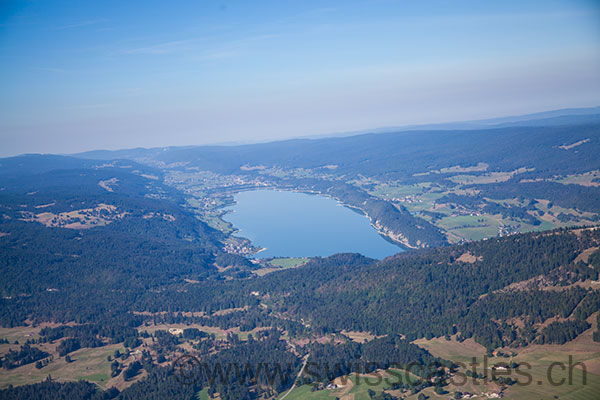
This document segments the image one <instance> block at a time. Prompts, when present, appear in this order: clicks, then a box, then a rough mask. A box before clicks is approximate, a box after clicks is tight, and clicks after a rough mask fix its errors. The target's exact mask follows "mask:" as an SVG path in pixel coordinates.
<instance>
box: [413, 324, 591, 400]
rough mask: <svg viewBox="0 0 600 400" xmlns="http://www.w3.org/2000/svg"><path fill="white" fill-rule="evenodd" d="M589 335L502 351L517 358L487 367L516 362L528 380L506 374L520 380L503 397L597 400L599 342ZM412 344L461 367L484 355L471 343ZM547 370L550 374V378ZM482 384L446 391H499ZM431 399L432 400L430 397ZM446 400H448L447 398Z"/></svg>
mask: <svg viewBox="0 0 600 400" xmlns="http://www.w3.org/2000/svg"><path fill="white" fill-rule="evenodd" d="M591 332H592V330H591V329H590V330H588V331H587V332H584V333H583V334H582V335H580V336H579V337H578V338H577V339H575V340H573V341H571V342H569V343H567V344H564V345H543V346H542V345H531V346H528V347H526V348H520V349H505V351H504V352H506V353H510V352H513V351H514V352H516V353H517V355H516V356H515V357H513V358H509V359H507V358H498V357H491V358H489V359H488V365H489V366H490V367H491V366H492V365H494V364H496V363H507V362H510V361H515V362H516V363H519V364H520V365H521V367H520V369H519V370H520V371H521V372H524V373H528V374H529V375H530V377H531V379H529V378H527V377H525V376H523V375H519V374H518V373H516V372H515V371H512V372H510V371H507V372H509V373H510V376H512V377H513V378H514V379H517V380H518V381H519V384H515V385H512V386H509V387H508V388H506V390H505V391H504V395H505V398H508V399H523V400H534V399H535V400H538V399H554V398H559V399H575V400H580V399H581V400H584V399H597V398H598V393H600V361H599V360H600V343H597V342H593V341H592V338H591V335H592V333H591ZM414 343H415V344H417V345H419V346H421V347H424V348H426V349H427V350H429V351H430V352H431V353H432V354H434V355H436V356H438V357H443V358H446V359H449V360H453V361H455V362H460V363H464V364H467V363H470V362H471V358H472V357H477V360H478V362H480V363H483V355H484V354H485V350H484V348H483V347H482V346H480V345H478V344H477V343H475V342H473V341H472V340H466V341H464V342H463V343H458V342H457V341H455V340H452V341H446V340H445V339H432V340H425V339H421V340H417V341H415V342H414ZM569 357H571V360H572V362H571V363H569ZM579 362H582V363H584V365H585V368H586V374H585V375H586V379H587V380H586V382H585V384H583V376H584V372H583V370H582V367H581V366H577V365H576V363H579ZM552 363H562V364H564V366H565V369H564V370H562V369H561V368H562V367H560V366H555V367H553V368H551V366H552ZM477 368H478V370H479V371H481V370H482V369H483V367H482V366H479V367H477ZM487 371H488V375H490V374H491V370H490V369H488V370H487ZM548 371H550V377H549V375H548ZM550 379H551V380H552V381H551V380H550ZM563 379H564V381H563ZM457 382H458V378H457ZM552 382H555V383H560V382H562V384H558V385H553V384H552ZM569 382H570V383H569ZM476 383H477V384H476ZM482 383H483V382H482V381H481V380H469V381H468V383H467V384H466V385H463V386H456V385H449V386H448V387H446V388H445V389H446V390H448V391H449V392H450V393H454V391H461V392H465V391H466V392H470V393H476V394H481V393H484V392H486V391H497V390H499V387H497V386H495V385H494V384H490V385H488V386H487V387H486V386H483V385H482ZM526 383H527V384H526ZM428 391H429V389H428V390H427V391H426V392H427V393H426V394H428V395H429V393H428ZM555 396H557V397H555ZM408 398H411V397H408ZM432 398H435V397H434V396H432ZM445 398H448V395H446V397H445Z"/></svg>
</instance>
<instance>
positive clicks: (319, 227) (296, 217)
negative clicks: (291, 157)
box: [224, 190, 403, 259]
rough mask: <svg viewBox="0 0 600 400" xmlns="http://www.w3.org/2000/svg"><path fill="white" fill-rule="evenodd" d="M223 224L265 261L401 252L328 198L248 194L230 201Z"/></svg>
mask: <svg viewBox="0 0 600 400" xmlns="http://www.w3.org/2000/svg"><path fill="white" fill-rule="evenodd" d="M234 198H235V202H236V204H234V205H233V206H230V207H228V208H227V209H228V210H231V211H230V212H229V213H228V214H226V215H225V217H224V219H225V220H226V221H229V222H231V223H232V224H233V225H234V226H235V227H236V228H237V229H238V230H239V231H238V232H237V233H236V236H241V237H245V238H248V239H250V240H251V241H252V244H254V245H255V246H258V247H264V248H266V250H264V251H261V252H260V253H258V254H257V255H256V257H258V258H268V257H281V256H285V257H312V256H329V255H332V254H335V253H347V252H352V253H361V254H363V255H365V256H368V257H373V258H378V259H381V258H384V257H387V256H390V255H392V254H396V253H399V252H401V251H403V249H402V248H401V247H399V246H397V245H395V244H392V243H391V242H389V241H388V240H386V239H384V238H383V237H382V236H381V235H379V233H377V231H376V230H375V228H373V227H372V226H371V224H370V222H369V219H368V218H367V217H366V216H364V215H362V214H359V213H357V212H355V211H352V210H351V209H349V208H347V207H344V206H342V205H341V204H340V203H339V202H337V201H336V200H333V199H331V198H328V197H323V196H317V195H310V194H305V193H296V192H290V191H279V190H253V191H247V192H241V193H238V194H236V195H235V196H234Z"/></svg>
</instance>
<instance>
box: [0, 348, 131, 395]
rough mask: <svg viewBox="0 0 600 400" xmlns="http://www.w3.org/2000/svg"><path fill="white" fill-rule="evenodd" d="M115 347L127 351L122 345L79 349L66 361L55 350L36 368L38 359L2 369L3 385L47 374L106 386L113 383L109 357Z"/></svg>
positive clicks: (0, 379) (0, 380)
mask: <svg viewBox="0 0 600 400" xmlns="http://www.w3.org/2000/svg"><path fill="white" fill-rule="evenodd" d="M40 347H41V348H44V347H42V346H40ZM115 350H119V351H121V352H124V348H123V345H122V344H115V345H108V346H103V347H97V348H94V349H90V348H84V349H79V350H77V351H74V352H72V353H70V354H69V355H70V356H71V359H72V360H73V361H72V362H71V363H67V362H66V361H65V359H64V357H62V358H59V357H58V354H54V360H53V361H52V362H51V363H50V364H48V365H47V366H45V367H43V368H42V369H37V368H35V363H31V364H27V365H23V366H21V367H18V368H15V369H12V370H4V369H3V370H2V373H1V374H0V388H5V387H7V386H8V385H14V386H18V385H28V384H32V383H37V382H41V381H43V380H44V379H46V377H47V376H48V375H51V376H52V378H53V379H57V380H59V381H72V380H80V379H85V380H87V381H90V382H94V383H96V384H98V385H99V386H100V387H103V388H105V387H108V386H112V385H110V384H109V380H110V379H111V378H110V362H109V361H108V360H107V357H108V356H109V355H113V354H114V352H115Z"/></svg>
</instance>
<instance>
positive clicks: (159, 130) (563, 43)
mask: <svg viewBox="0 0 600 400" xmlns="http://www.w3.org/2000/svg"><path fill="white" fill-rule="evenodd" d="M598 105H600V1H599V0H568V1H557V0H536V1H532V0H518V1H512V0H506V1H501V2H500V1H488V0H481V1H462V0H446V1H441V0H424V1H414V0H410V1H392V0H359V1H353V0H346V1H311V0H303V1H292V0H289V1H281V0H278V1H262V0H253V1H247V0H244V1H213V0H196V1H177V0H172V1H151V0H145V1H107V0H104V1H92V0H90V1H81V0H77V1H62V0H47V1H46V0H18V1H12V0H0V156H11V155H16V154H22V153H61V154H66V153H74V152H80V151H86V150H92V149H122V148H132V147H163V146H179V145H201V144H212V143H230V142H256V141H265V140H278V139H285V138H290V137H302V136H311V135H323V134H328V133H337V132H348V131H360V130H368V129H374V128H380V127H390V126H402V125H413V124H428V123H438V122H450V121H464V120H474V119H483V118H491V117H500V116H507V115H518V114H526V113H530V112H539V111H546V110H552V109H560V108H569V107H591V106H598Z"/></svg>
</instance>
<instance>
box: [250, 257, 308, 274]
mask: <svg viewBox="0 0 600 400" xmlns="http://www.w3.org/2000/svg"><path fill="white" fill-rule="evenodd" d="M308 261H310V258H308V257H278V258H274V259H272V260H267V261H261V264H262V265H263V268H259V269H256V270H254V271H252V272H253V273H255V274H256V275H258V276H263V275H266V274H270V273H271V272H277V271H282V270H284V269H288V268H296V267H300V266H302V265H304V264H306V263H307V262H308Z"/></svg>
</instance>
